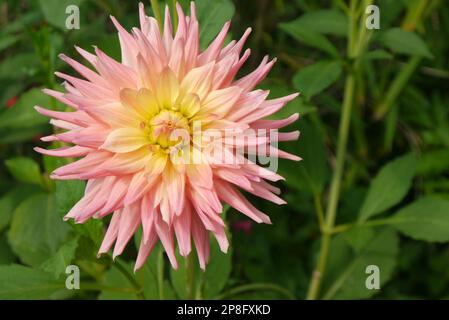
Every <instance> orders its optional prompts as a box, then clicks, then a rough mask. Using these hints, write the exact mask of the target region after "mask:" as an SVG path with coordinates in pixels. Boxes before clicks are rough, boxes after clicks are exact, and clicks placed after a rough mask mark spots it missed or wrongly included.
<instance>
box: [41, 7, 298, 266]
mask: <svg viewBox="0 0 449 320" xmlns="http://www.w3.org/2000/svg"><path fill="white" fill-rule="evenodd" d="M139 8H140V28H133V30H132V33H128V32H127V31H126V30H125V29H124V28H123V27H122V26H121V25H120V24H119V23H118V22H117V21H116V20H115V19H114V18H112V21H113V23H114V25H115V27H116V28H117V30H118V35H119V40H120V45H121V50H122V51H121V53H122V61H121V62H117V61H115V60H114V59H112V58H110V57H109V56H107V55H106V54H105V53H104V52H102V51H101V50H100V49H98V48H95V54H92V53H89V52H87V51H85V50H83V49H81V48H78V47H76V50H77V51H78V52H79V53H80V55H81V56H83V57H84V58H85V59H86V60H87V61H88V62H89V63H90V64H91V65H92V66H93V67H94V68H95V70H96V72H95V71H92V70H91V69H90V68H87V67H86V66H84V65H83V64H81V63H79V62H77V61H75V60H73V59H71V58H69V57H67V56H65V55H61V59H62V60H64V61H65V62H67V63H68V64H69V65H70V66H72V67H73V68H74V69H75V70H76V71H77V72H78V73H79V74H80V75H81V76H82V77H83V78H84V79H80V78H76V77H72V76H70V75H67V74H63V73H57V75H58V76H59V77H60V78H62V79H64V80H65V83H64V85H65V89H66V92H65V93H61V92H56V91H53V90H44V91H45V93H47V94H48V95H50V96H52V97H54V98H56V99H58V100H59V101H61V102H63V103H64V104H67V105H68V106H70V107H72V108H73V109H74V111H73V112H57V111H52V110H47V109H43V108H41V107H36V110H37V111H38V112H40V113H41V114H43V115H45V116H48V117H51V118H52V120H51V123H52V124H53V125H54V126H56V127H59V128H62V129H65V130H66V131H65V132H63V133H58V134H54V135H51V136H48V137H44V138H42V140H43V141H62V142H65V143H69V144H70V145H71V146H70V147H63V148H59V149H52V150H45V149H42V148H36V150H37V151H38V152H40V153H43V154H46V155H50V156H57V157H71V158H73V157H76V158H78V157H79V158H81V159H79V160H77V161H75V162H72V163H70V164H67V165H65V166H63V167H60V168H58V169H56V170H55V171H54V172H53V173H52V175H51V177H52V178H53V179H81V180H87V186H86V190H85V194H84V197H83V198H82V199H81V200H80V201H79V202H78V203H77V204H76V205H75V206H74V207H73V208H72V209H71V210H70V212H69V213H68V214H67V215H66V217H65V218H66V219H69V218H73V219H74V220H75V222H77V223H83V222H85V221H87V220H88V219H90V218H92V217H93V218H103V217H105V216H107V215H109V214H110V213H112V218H111V222H110V224H109V227H108V230H107V232H106V235H105V237H104V240H103V243H102V245H101V248H100V250H99V254H102V253H106V252H107V251H109V250H110V248H111V247H112V246H113V244H114V243H115V246H114V249H113V256H114V257H116V256H117V255H119V254H121V253H122V252H123V250H124V248H125V246H126V244H127V243H128V241H129V240H130V239H131V237H132V236H133V234H134V233H135V232H136V230H137V229H138V228H139V226H142V230H143V233H142V234H143V235H142V240H141V243H140V248H139V253H138V257H137V261H136V269H138V268H140V267H141V266H142V265H143V264H144V263H145V260H146V259H147V257H148V255H149V254H150V252H151V250H152V249H153V247H154V245H155V244H156V243H157V241H158V240H160V241H161V242H162V245H163V246H164V248H165V251H166V253H167V255H168V258H169V260H170V262H171V264H172V266H173V267H174V268H176V267H177V261H176V258H175V242H174V238H175V237H176V240H177V244H178V249H179V253H180V254H181V255H182V256H187V255H188V254H189V253H190V252H191V242H192V241H191V240H192V239H193V243H194V244H195V246H196V250H197V255H198V259H199V263H200V266H201V268H202V269H204V268H205V266H206V263H207V261H208V258H209V232H210V233H212V234H213V235H214V236H215V238H216V239H217V241H218V244H219V246H220V248H221V250H222V251H223V252H226V251H227V250H228V246H229V244H228V240H227V237H226V233H225V223H224V221H223V219H222V218H221V217H220V214H221V213H222V210H223V204H224V203H227V204H229V205H230V206H232V207H234V208H235V209H236V210H238V211H240V212H242V213H243V214H245V215H247V216H248V217H250V218H251V219H253V220H254V221H256V222H258V223H262V222H264V223H270V218H269V217H268V216H267V215H265V214H264V213H262V212H260V211H259V210H257V209H256V208H255V207H254V206H252V205H251V204H250V203H249V202H248V201H247V200H246V199H245V197H244V196H242V194H241V193H240V192H239V191H238V188H241V189H243V190H245V191H247V192H250V193H253V194H255V195H257V196H259V197H262V198H265V199H268V200H270V201H273V202H275V203H277V204H283V203H284V201H283V200H282V199H280V198H279V197H278V196H277V194H279V189H278V188H276V187H274V186H272V185H270V184H269V183H268V182H267V181H277V180H280V179H282V177H281V176H279V175H278V174H276V173H274V172H272V171H270V170H268V169H267V168H265V167H262V166H259V165H258V164H257V161H251V160H250V159H249V158H250V157H249V154H253V153H254V152H253V151H254V150H253V149H254V148H253V149H251V150H252V151H248V150H249V149H248V147H249V146H252V147H254V146H256V147H258V148H259V149H262V150H264V151H263V155H270V156H271V157H273V155H275V156H276V157H283V158H288V159H292V160H299V158H298V157H296V156H294V155H291V154H288V153H286V152H283V151H280V150H278V149H277V148H276V147H275V146H273V142H276V141H286V140H294V139H297V138H298V132H290V133H279V134H277V135H275V137H274V138H273V137H272V135H271V134H270V135H268V134H267V132H268V131H269V130H277V129H279V128H281V127H284V126H286V125H288V124H290V123H292V122H294V121H295V120H296V119H297V118H298V115H297V114H294V115H292V116H290V117H289V118H287V119H283V120H262V119H263V118H265V117H267V116H269V115H271V114H273V113H275V112H277V111H278V110H279V109H281V108H282V107H283V106H284V105H285V103H287V102H288V101H290V100H292V99H293V98H295V97H296V94H292V95H289V96H286V97H283V98H278V99H274V100H267V96H268V91H264V90H255V89H254V88H255V86H256V85H257V84H258V83H259V82H260V81H262V80H263V79H264V78H265V76H266V75H267V73H268V71H269V70H270V69H271V67H272V66H273V64H274V62H275V61H274V60H271V61H268V58H267V57H265V58H264V59H263V60H262V63H261V64H260V66H259V67H258V68H257V69H255V70H254V71H253V72H251V73H250V74H248V75H246V76H244V77H242V78H240V79H235V76H236V74H237V72H238V71H239V69H240V68H241V66H242V65H243V63H244V62H245V61H246V60H247V59H248V57H249V55H250V50H249V49H247V50H246V51H245V52H244V53H243V54H241V52H242V48H243V45H244V43H245V40H246V38H247V37H248V35H249V33H250V29H248V30H247V31H246V32H245V34H244V35H243V37H242V38H241V39H240V40H239V41H231V42H230V43H229V44H227V45H225V46H224V40H225V37H226V34H227V32H228V30H229V26H230V23H229V22H228V23H226V24H225V25H224V27H223V29H222V30H221V32H220V33H219V34H218V36H217V37H216V38H215V40H214V41H213V42H212V43H211V44H210V45H209V47H208V48H207V49H206V50H204V51H201V50H200V47H199V32H198V20H197V18H196V16H195V5H194V3H193V2H192V4H191V9H190V14H191V15H190V17H186V16H185V15H184V13H183V11H182V9H181V7H180V6H179V5H177V14H178V17H179V19H178V21H179V23H178V28H177V30H176V33H175V35H173V30H172V23H171V21H170V14H169V11H168V8H167V9H166V12H165V23H164V27H163V30H159V26H158V22H157V21H156V20H155V19H154V18H152V17H148V16H146V15H145V11H144V7H143V5H142V4H140V7H139ZM248 129H252V130H253V131H257V134H256V135H252V136H247V137H246V136H245V137H244V138H242V135H240V136H238V135H237V136H236V137H235V138H234V139H224V138H223V137H219V138H218V139H215V140H213V141H212V139H211V135H204V136H201V135H200V136H199V137H198V135H196V133H197V132H200V133H201V132H204V131H207V130H215V131H214V132H215V133H217V132H218V133H219V134H220V133H223V132H226V131H229V130H231V131H236V132H240V133H242V132H244V131H245V130H248ZM267 130H268V131H267ZM260 132H262V134H260ZM174 135H175V138H173V136H174ZM217 142H219V143H217ZM262 146H263V147H264V148H261V147H262ZM211 149H212V152H211ZM217 150H219V151H220V152H215V151H217ZM236 150H239V151H238V152H236ZM241 150H246V151H241ZM192 154H196V158H195V161H192V160H191V159H190V161H188V159H187V160H186V157H185V156H186V155H188V156H190V155H192ZM217 154H221V156H218V155H217ZM223 155H224V156H223ZM198 156H199V157H198ZM229 160H231V161H229Z"/></svg>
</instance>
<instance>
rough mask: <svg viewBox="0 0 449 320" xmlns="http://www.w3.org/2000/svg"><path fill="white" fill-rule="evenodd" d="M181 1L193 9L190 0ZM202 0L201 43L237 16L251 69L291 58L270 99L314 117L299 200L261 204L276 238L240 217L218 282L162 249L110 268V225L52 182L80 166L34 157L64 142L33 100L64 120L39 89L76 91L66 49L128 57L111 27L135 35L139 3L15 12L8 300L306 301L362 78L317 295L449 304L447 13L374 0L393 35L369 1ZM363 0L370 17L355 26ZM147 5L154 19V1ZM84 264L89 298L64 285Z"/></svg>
mask: <svg viewBox="0 0 449 320" xmlns="http://www.w3.org/2000/svg"><path fill="white" fill-rule="evenodd" d="M163 2H164V1H160V4H161V5H162V4H163ZM168 2H169V3H168V4H169V5H170V6H171V7H173V5H174V2H173V1H168ZM180 2H181V3H182V5H183V7H184V8H185V9H186V10H188V9H187V8H188V1H184V0H183V1H180ZM196 2H197V7H198V17H199V20H200V25H201V30H200V33H201V37H202V39H201V46H202V47H203V48H204V47H205V46H206V45H207V44H208V42H209V41H210V40H211V39H212V38H213V37H214V36H215V35H216V34H217V33H218V31H219V30H220V28H221V26H222V25H223V23H224V22H225V21H226V20H228V19H230V18H231V17H233V25H232V29H231V30H232V36H233V38H238V37H239V36H240V35H241V34H242V33H243V32H244V30H245V29H246V28H247V27H248V26H251V27H252V28H253V34H252V36H251V37H250V39H249V41H248V43H247V46H248V47H250V48H251V49H252V57H251V58H250V60H249V62H248V63H247V65H246V66H245V68H244V70H243V71H242V72H247V71H249V70H252V69H253V68H254V67H255V66H256V65H257V64H258V63H259V61H260V60H261V58H262V57H263V55H264V54H269V55H270V56H277V57H278V63H277V64H276V66H275V67H274V68H273V70H272V72H271V74H270V75H269V77H268V78H267V79H266V80H265V81H264V83H263V85H262V87H264V88H267V89H270V90H271V93H270V96H272V97H276V96H281V95H283V94H286V93H288V92H292V91H299V92H301V93H302V95H301V96H300V97H299V98H297V99H296V100H295V101H293V102H291V103H290V104H288V105H287V106H286V107H285V108H284V110H282V111H281V112H280V113H279V115H276V117H279V118H280V117H282V116H285V115H290V114H292V113H294V112H299V113H300V114H301V116H302V118H301V119H300V120H299V121H298V122H296V123H295V124H293V125H291V127H292V129H295V128H297V129H299V130H300V131H301V137H300V139H299V141H298V142H294V143H289V144H286V145H285V148H286V149H287V150H289V151H292V152H294V153H296V154H299V155H300V156H301V157H302V158H303V159H304V160H303V161H302V162H300V163H299V164H298V163H291V162H284V161H282V162H281V164H280V172H281V173H282V174H283V175H285V176H286V178H287V180H286V181H285V182H284V183H283V184H282V185H281V187H282V191H283V196H284V198H285V199H286V200H287V201H288V204H287V205H285V206H276V205H273V204H270V203H267V202H265V201H261V200H260V199H256V198H251V201H252V202H253V203H255V204H256V206H257V207H259V208H261V210H263V211H265V212H267V213H269V214H270V216H271V218H272V221H273V226H267V225H256V224H253V223H251V222H248V221H246V220H245V219H244V218H242V216H241V215H239V214H236V212H234V211H233V210H228V211H227V212H226V217H227V220H228V224H229V226H230V227H229V233H230V236H231V238H232V253H229V254H228V255H223V254H221V253H220V252H219V250H218V248H217V246H216V244H215V243H214V242H212V252H211V255H212V258H211V262H210V264H209V266H208V269H207V270H206V272H204V273H203V272H201V271H199V269H198V268H196V269H194V271H193V274H190V273H189V272H191V271H188V270H191V268H187V264H189V263H195V264H196V262H192V261H190V260H187V261H184V260H182V259H180V261H181V263H180V268H179V270H177V271H175V270H170V268H169V266H168V264H167V263H166V257H165V256H164V254H163V252H162V250H161V247H160V246H159V245H158V246H157V247H156V248H155V250H154V252H153V253H152V254H151V256H150V258H149V260H148V262H147V264H146V265H145V267H144V268H143V269H142V270H140V271H138V272H137V273H133V270H132V261H133V259H134V257H135V255H136V248H135V246H134V247H133V246H132V245H130V246H129V248H128V249H127V251H126V253H125V255H124V256H122V257H121V258H119V259H117V261H116V262H115V263H112V261H111V258H110V257H102V258H100V259H97V257H96V252H97V250H98V247H99V244H100V243H101V239H102V236H103V233H104V226H105V224H106V223H107V221H97V220H95V221H89V222H88V223H86V224H84V225H75V224H73V223H72V222H63V221H62V217H63V215H64V214H65V213H66V212H67V211H68V210H69V209H70V208H71V207H72V206H73V204H74V203H76V201H77V200H78V199H79V198H80V197H81V196H82V194H83V188H84V183H83V182H80V181H60V182H56V183H55V182H53V181H52V180H50V179H49V174H50V173H51V172H52V171H53V170H54V169H55V168H56V167H57V166H59V165H61V164H63V163H64V160H60V159H53V158H49V157H41V156H39V155H38V154H36V153H35V152H34V151H33V147H34V146H36V145H41V146H44V144H43V143H42V142H40V141H39V137H41V136H43V135H47V134H49V133H51V131H52V128H51V126H50V125H49V124H48V120H47V119H46V118H44V117H42V116H40V115H38V113H37V112H35V110H34V109H33V106H34V105H42V106H45V107H49V108H52V109H55V110H63V109H64V108H65V107H64V106H62V105H61V104H60V103H58V102H56V101H55V100H54V99H50V98H48V97H47V96H45V95H44V94H42V93H41V91H40V90H41V88H44V87H46V88H53V89H59V88H60V84H59V83H58V81H57V80H56V79H55V76H54V72H55V71H56V70H64V72H69V73H70V72H72V71H70V70H69V68H68V67H67V66H66V65H65V64H63V63H62V61H60V60H59V59H58V58H57V55H58V54H59V53H62V52H64V53H65V54H67V55H69V56H72V57H75V56H77V55H76V54H75V50H74V48H73V46H74V45H75V44H76V45H78V46H80V47H83V48H86V49H88V50H89V48H91V46H92V45H96V46H98V47H99V48H101V49H102V50H103V51H105V52H106V53H108V54H109V55H111V56H112V57H114V58H116V59H120V48H119V43H118V39H117V35H116V32H115V31H114V29H113V26H112V23H111V22H110V21H109V19H108V16H109V15H114V16H116V17H117V18H118V19H119V20H120V21H121V22H122V23H123V25H124V26H126V28H127V29H130V28H131V27H133V26H135V25H137V23H138V13H137V1H135V2H134V1H126V2H125V1H118V0H98V1H95V0H76V1H75V0H70V1H59V0H58V1H56V0H34V1H33V0H20V1H12V0H6V1H5V0H2V1H0V88H1V90H0V158H1V159H0V160H1V164H0V177H1V178H0V298H7V299H14V298H54V299H61V298H85V299H94V298H99V299H136V298H142V297H145V298H148V299H169V298H181V299H183V298H192V297H193V298H249V299H253V298H258V299H263V298H292V297H295V298H305V297H306V296H307V291H308V286H309V283H310V277H311V275H312V272H313V270H314V268H315V263H316V260H317V256H318V251H319V248H320V241H321V236H320V234H321V232H322V231H323V228H322V227H323V226H322V225H321V230H320V219H322V213H323V211H324V208H326V206H327V203H328V198H329V183H330V181H331V179H332V174H333V172H334V168H335V163H336V157H335V153H336V151H335V150H336V145H337V139H338V136H339V133H338V130H339V129H338V128H339V124H338V121H339V118H340V116H341V113H342V105H343V100H344V95H345V88H347V79H348V77H352V78H353V79H354V83H355V85H354V91H353V92H354V94H353V96H352V97H351V99H350V100H349V103H351V104H352V112H351V114H350V131H349V142H348V147H347V152H346V153H345V159H344V160H345V173H344V175H343V177H342V188H341V197H340V201H339V205H338V214H337V221H336V226H335V229H334V230H330V231H332V232H333V234H332V238H331V242H330V248H329V256H328V261H327V267H326V272H325V273H324V275H323V279H322V286H321V290H320V294H319V297H321V298H326V299H353V298H382V299H404V298H418V299H429V298H436V299H445V298H449V268H448V266H449V246H448V242H449V180H448V177H449V111H448V110H449V109H448V102H449V91H448V89H449V88H448V83H449V81H448V79H449V61H448V58H449V48H448V46H449V42H448V41H447V39H449V6H448V4H447V2H445V1H439V0H410V1H405V0H403V1H398V0H378V1H374V4H375V5H377V6H378V7H379V9H380V29H379V30H376V29H375V30H364V31H363V32H362V29H363V28H364V24H363V22H364V19H365V18H366V16H364V9H365V5H366V4H368V3H370V1H364V0H360V1H358V0H357V1H343V0H334V1H324V0H323V1H312V0H294V1H293V0H292V1H287V0H273V1H271V0H246V1H241V0H235V1H234V2H231V1H230V0H197V1H196ZM349 2H354V3H355V5H356V7H357V15H358V17H360V18H359V19H358V20H357V22H360V25H357V26H355V27H354V26H352V25H351V21H353V20H351V19H350V17H349V16H350V12H349ZM68 4H77V5H79V6H80V13H81V28H80V30H66V28H65V17H66V16H67V15H66V13H65V8H66V6H67V5H68ZM146 6H147V12H150V11H151V8H150V5H149V1H148V3H146ZM351 26H352V27H354V28H352V29H351ZM351 30H355V31H354V32H355V33H356V34H357V35H360V37H361V39H362V40H363V41H358V42H357V43H359V44H361V45H360V48H359V47H356V48H355V49H354V48H352V47H351V46H352V45H353V44H351V43H350V42H351V41H352V40H350V39H353V38H354V37H353V35H351V34H350V32H352V31H351ZM348 42H349V43H348ZM348 48H349V49H348ZM352 49H354V50H352ZM328 231H329V230H328ZM68 264H76V265H78V266H80V268H81V289H82V290H73V291H69V290H65V289H64V288H65V286H64V282H65V277H66V274H65V267H66V266H67V265H68ZM371 264H374V265H377V266H379V268H380V271H381V289H380V290H368V289H367V288H366V287H365V279H366V277H367V276H368V275H367V274H366V272H365V268H366V266H368V265H371ZM192 281H193V282H194V283H193V284H192V283H191V282H192ZM187 285H188V286H187ZM192 290H193V291H192Z"/></svg>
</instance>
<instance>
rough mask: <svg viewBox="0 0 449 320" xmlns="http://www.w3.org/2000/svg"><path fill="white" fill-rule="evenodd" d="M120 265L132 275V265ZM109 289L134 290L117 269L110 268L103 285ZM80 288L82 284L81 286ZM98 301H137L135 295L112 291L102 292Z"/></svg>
mask: <svg viewBox="0 0 449 320" xmlns="http://www.w3.org/2000/svg"><path fill="white" fill-rule="evenodd" d="M122 265H123V266H124V267H125V268H126V270H127V271H128V272H129V273H131V274H133V265H132V263H122ZM102 284H104V285H106V286H109V287H116V288H124V289H127V290H130V291H132V290H134V287H133V286H132V285H131V283H130V282H129V280H128V279H127V278H126V276H125V275H123V273H121V272H120V271H119V270H118V269H117V268H115V267H114V266H111V268H110V269H109V270H108V271H107V272H106V274H105V276H104V281H103V283H102ZM81 287H82V284H81ZM98 298H99V299H100V300H136V299H138V297H137V295H136V294H135V293H132V292H112V291H102V292H101V294H100V296H99V297H98Z"/></svg>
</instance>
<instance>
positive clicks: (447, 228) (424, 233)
mask: <svg viewBox="0 0 449 320" xmlns="http://www.w3.org/2000/svg"><path fill="white" fill-rule="evenodd" d="M389 222H390V223H391V225H392V226H393V227H394V228H396V229H397V230H399V231H400V232H401V233H403V234H405V235H406V236H409V237H411V238H413V239H416V240H424V241H430V242H447V241H449V200H443V199H438V198H431V197H426V198H423V199H419V200H417V201H415V202H413V203H412V204H409V205H408V206H406V207H404V208H402V209H401V210H399V211H398V212H397V213H396V214H395V215H393V216H392V217H391V218H390V219H389Z"/></svg>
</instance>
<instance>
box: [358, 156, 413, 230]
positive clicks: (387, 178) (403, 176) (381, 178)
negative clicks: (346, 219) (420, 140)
mask: <svg viewBox="0 0 449 320" xmlns="http://www.w3.org/2000/svg"><path fill="white" fill-rule="evenodd" d="M415 171H416V158H415V156H414V155H413V154H407V155H405V156H402V157H400V158H397V159H395V160H393V161H391V162H389V163H388V164H387V165H385V166H384V167H383V168H382V169H381V170H380V172H379V173H378V175H377V176H376V177H375V178H374V179H373V180H372V182H371V185H370V188H369V190H368V195H367V196H366V198H365V201H364V202H363V205H362V209H361V210H360V214H359V221H365V220H367V219H368V218H370V217H372V216H375V215H377V214H380V213H382V212H384V211H385V210H387V209H389V208H391V207H392V206H394V205H396V204H398V203H399V202H400V201H401V200H402V199H403V198H404V197H405V195H406V194H407V192H408V190H409V189H410V187H411V185H412V180H413V177H414V175H415Z"/></svg>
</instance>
